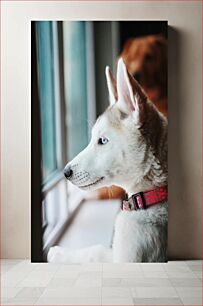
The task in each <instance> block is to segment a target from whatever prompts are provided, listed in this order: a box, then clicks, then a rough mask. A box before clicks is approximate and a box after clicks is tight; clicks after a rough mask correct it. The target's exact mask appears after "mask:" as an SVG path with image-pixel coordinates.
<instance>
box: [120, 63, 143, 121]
mask: <svg viewBox="0 0 203 306" xmlns="http://www.w3.org/2000/svg"><path fill="white" fill-rule="evenodd" d="M117 90H118V104H117V105H118V107H119V109H120V110H121V111H122V112H123V113H125V114H126V115H130V114H133V115H135V116H137V117H138V116H139V115H140V113H141V111H142V110H143V109H144V106H145V104H146V100H147V96H146V95H145V93H144V91H143V90H142V88H141V87H140V85H139V84H138V82H137V81H136V80H135V79H134V78H133V77H132V76H131V75H130V74H129V72H128V71H127V68H126V65H125V63H124V61H123V59H122V58H120V59H119V61H118V68H117ZM139 117H140V116H139Z"/></svg>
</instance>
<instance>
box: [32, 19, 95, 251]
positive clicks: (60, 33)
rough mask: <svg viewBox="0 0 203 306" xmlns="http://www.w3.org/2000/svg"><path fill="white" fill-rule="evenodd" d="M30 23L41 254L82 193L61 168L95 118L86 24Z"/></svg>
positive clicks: (82, 143) (89, 33) (84, 141)
mask: <svg viewBox="0 0 203 306" xmlns="http://www.w3.org/2000/svg"><path fill="white" fill-rule="evenodd" d="M34 25H35V42H36V63H37V64H36V68H37V82H38V96H39V105H40V121H41V149H42V150H41V151H42V158H41V172H42V185H41V191H42V203H41V212H42V227H43V248H44V250H45V253H46V252H47V250H48V249H49V247H50V246H51V245H52V244H53V243H55V242H56V240H57V239H58V237H59V236H60V235H61V233H62V231H63V228H64V227H65V226H67V222H68V220H69V217H70V216H71V214H72V213H73V212H74V210H75V209H76V208H77V207H78V205H79V202H80V200H81V198H82V194H83V193H82V191H79V190H78V189H76V187H74V186H73V185H69V184H68V183H67V181H66V180H65V179H64V177H63V168H64V166H65V164H66V162H67V161H68V160H71V159H72V158H73V157H74V156H75V155H76V154H78V153H79V152H80V151H81V150H82V149H83V148H84V147H85V146H86V145H87V143H88V138H89V135H90V130H91V126H90V125H89V122H88V121H90V122H91V123H92V122H93V121H94V120H95V92H94V90H95V86H94V69H93V67H94V63H93V60H94V59H93V57H92V56H91V55H92V54H93V52H92V48H93V34H92V33H93V32H92V24H91V22H89V23H85V22H79V21H78V22H77V21H76V22H56V21H54V22H52V21H37V22H35V24H34ZM73 71H74V73H73ZM87 118H88V120H87ZM76 191H77V192H76Z"/></svg>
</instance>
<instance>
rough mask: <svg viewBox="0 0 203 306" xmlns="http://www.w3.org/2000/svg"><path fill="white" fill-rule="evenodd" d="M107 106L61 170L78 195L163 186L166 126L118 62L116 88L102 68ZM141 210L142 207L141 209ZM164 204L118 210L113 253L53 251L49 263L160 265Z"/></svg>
mask: <svg viewBox="0 0 203 306" xmlns="http://www.w3.org/2000/svg"><path fill="white" fill-rule="evenodd" d="M106 78H107V85H108V90H109V100H110V105H109V107H108V108H107V110H106V111H105V112H104V113H103V114H102V115H101V116H100V117H99V118H98V119H97V121H96V124H95V125H94V127H93V129H92V137H91V141H90V143H89V144H88V146H87V147H86V148H85V149H84V150H83V151H82V152H81V153H79V154H78V155H77V156H76V157H75V158H74V159H73V160H72V161H71V162H69V163H68V164H67V165H66V167H65V170H64V174H65V176H66V178H67V179H68V180H70V181H71V182H72V183H73V184H74V185H76V186H78V187H79V188H81V189H83V190H93V189H97V188H100V187H104V186H111V185H112V184H114V185H118V186H121V187H122V188H124V189H125V190H126V193H127V194H128V197H131V196H132V195H133V194H137V193H141V192H142V193H145V192H147V191H149V190H156V188H161V187H162V186H163V187H164V188H165V186H166V185H167V120H166V118H165V117H164V116H163V115H162V114H161V113H160V112H159V111H158V110H157V109H156V107H155V106H154V104H152V103H151V102H150V101H149V100H148V99H147V96H146V95H145V93H144V91H143V90H142V88H141V87H140V85H139V84H138V83H137V82H136V80H135V79H134V78H133V77H132V76H131V75H130V74H129V73H128V71H127V68H126V66H125V63H124V61H123V60H122V59H120V60H119V62H118V67H117V82H116V81H115V80H114V78H113V75H112V73H111V71H110V69H109V67H106ZM145 208H146V207H145ZM167 223H168V210H167V199H165V200H164V201H162V202H160V203H159V202H157V203H156V205H152V206H150V207H148V208H147V209H139V210H130V211H129V210H121V211H120V213H119V214H118V216H117V219H116V222H115V233H114V239H113V246H112V248H109V249H108V248H105V247H104V246H101V245H95V246H92V247H87V248H84V249H80V250H75V251H70V250H68V249H66V248H61V247H53V248H51V249H50V251H49V253H48V261H50V262H69V263H71V262H91V261H92V262H165V261H166V260H167V255H166V250H167Z"/></svg>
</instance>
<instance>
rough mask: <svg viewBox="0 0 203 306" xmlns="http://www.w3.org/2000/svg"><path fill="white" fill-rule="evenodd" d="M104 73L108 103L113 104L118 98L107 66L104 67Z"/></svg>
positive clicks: (114, 82)
mask: <svg viewBox="0 0 203 306" xmlns="http://www.w3.org/2000/svg"><path fill="white" fill-rule="evenodd" d="M105 73H106V80H107V86H108V90H109V102H110V105H113V104H114V103H116V101H117V100H118V94H117V88H116V81H115V79H114V77H113V74H112V72H111V70H110V68H109V67H108V66H107V67H106V70H105Z"/></svg>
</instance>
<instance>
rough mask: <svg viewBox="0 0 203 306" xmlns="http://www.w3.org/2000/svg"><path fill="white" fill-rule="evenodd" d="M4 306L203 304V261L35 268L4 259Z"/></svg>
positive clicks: (25, 263) (2, 275)
mask: <svg viewBox="0 0 203 306" xmlns="http://www.w3.org/2000/svg"><path fill="white" fill-rule="evenodd" d="M1 285H2V290H1V296H2V301H1V305H27V306H28V305H193V306H194V305H202V262H201V261H198V260H197V261H179V262H177V261H174V262H169V263H167V264H86V265H56V264H31V263H30V262H29V261H28V260H2V263H1Z"/></svg>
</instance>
